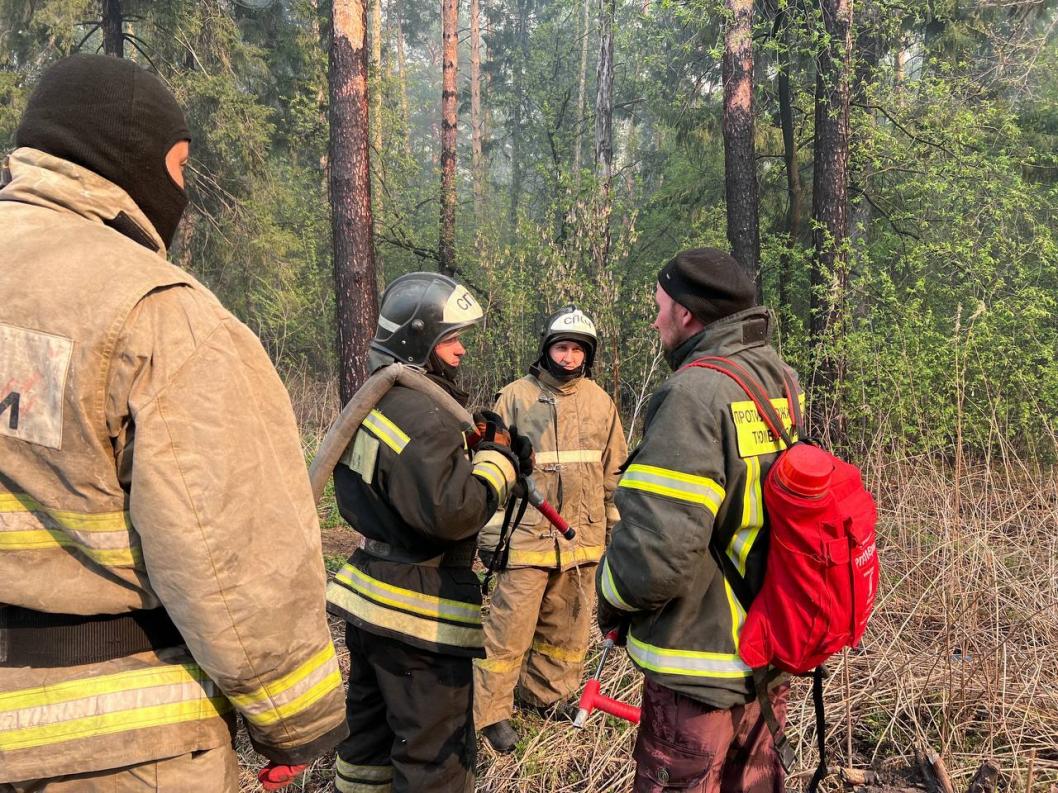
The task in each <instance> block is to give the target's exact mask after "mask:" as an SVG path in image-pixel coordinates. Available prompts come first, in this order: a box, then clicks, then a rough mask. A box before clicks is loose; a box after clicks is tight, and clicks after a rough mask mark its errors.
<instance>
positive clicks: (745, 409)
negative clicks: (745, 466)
mask: <svg viewBox="0 0 1058 793" xmlns="http://www.w3.org/2000/svg"><path fill="white" fill-rule="evenodd" d="M798 398H799V400H800V403H801V413H802V415H803V414H804V409H805V395H804V394H800V395H799V397H798ZM771 404H772V406H773V407H774V408H775V412H776V413H778V414H779V418H780V419H782V423H783V425H784V426H785V427H786V430H787V432H789V430H790V428H791V427H792V426H793V420H792V419H791V418H790V405H789V403H788V402H787V401H786V397H777V398H776V399H773V400H771ZM731 418H732V420H733V421H734V422H735V436H736V437H737V439H738V455H739V457H743V458H745V457H758V456H759V455H762V454H775V453H776V452H781V451H782V450H783V449H785V448H786V444H785V443H783V441H782V438H776V437H775V436H774V435H773V434H772V432H771V430H769V429H768V425H767V424H765V423H764V419H763V418H761V415H760V413H758V412H757V406H756V405H754V404H753V402H752V401H751V400H748V399H747V400H746V401H745V402H732V403H731ZM793 437H794V440H796V439H797V435H796V434H795V435H794V436H793Z"/></svg>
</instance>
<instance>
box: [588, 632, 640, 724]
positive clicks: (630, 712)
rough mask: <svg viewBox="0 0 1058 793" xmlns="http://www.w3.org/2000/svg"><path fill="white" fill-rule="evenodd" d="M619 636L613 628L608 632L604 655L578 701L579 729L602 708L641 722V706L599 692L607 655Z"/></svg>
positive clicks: (607, 711) (611, 713) (621, 717)
mask: <svg viewBox="0 0 1058 793" xmlns="http://www.w3.org/2000/svg"><path fill="white" fill-rule="evenodd" d="M617 638H618V633H617V631H616V630H612V631H610V632H609V633H607V634H606V641H604V642H603V645H602V655H601V656H600V657H599V665H598V666H596V667H595V674H594V675H592V678H591V680H589V681H588V682H587V684H586V685H585V686H584V693H583V694H581V695H580V702H578V703H577V717H576V718H575V719H574V720H573V726H574V727H577V728H578V729H580V728H583V727H584V725H585V723H586V722H587V721H588V717H589V716H590V715H591V714H592V711H594V710H601V711H603V712H604V713H609V714H610V715H611V716H616V717H617V718H619V719H624V720H625V721H630V722H632V724H639V714H640V711H639V708H637V707H636V706H635V705H629V704H628V703H627V702H621V701H620V700H618V699H614V698H613V697H607V696H604V695H603V694H600V693H599V686H600V682H601V678H602V670H603V667H604V666H605V665H606V656H608V655H609V654H610V650H612V649H613V648H614V644H616V642H617Z"/></svg>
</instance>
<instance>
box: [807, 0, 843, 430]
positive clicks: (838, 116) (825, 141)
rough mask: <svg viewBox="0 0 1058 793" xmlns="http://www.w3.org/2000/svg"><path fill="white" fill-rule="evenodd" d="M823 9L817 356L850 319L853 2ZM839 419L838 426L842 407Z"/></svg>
mask: <svg viewBox="0 0 1058 793" xmlns="http://www.w3.org/2000/svg"><path fill="white" fill-rule="evenodd" d="M821 8H822V12H823V14H822V16H823V25H824V26H825V29H826V34H827V35H826V37H825V42H826V43H825V45H824V46H823V48H822V50H821V51H820V53H819V55H818V56H817V64H816V95H815V127H816V146H815V157H814V161H813V170H812V173H813V179H812V218H813V221H814V223H813V231H812V242H813V247H814V251H815V256H814V259H815V260H814V262H813V267H812V298H811V303H812V317H811V325H810V329H811V336H812V342H813V346H814V347H815V349H816V351H817V352H819V351H820V350H821V349H822V347H823V345H824V340H825V339H826V338H827V337H828V336H840V335H841V334H842V333H843V328H842V325H843V323H844V320H845V317H846V315H847V311H846V306H845V303H846V299H847V292H848V246H847V241H848V236H849V191H848V181H849V72H850V68H851V63H850V58H851V49H852V0H822V2H821ZM841 376H842V365H841V362H840V361H839V360H836V359H835V358H834V357H833V356H823V357H822V359H821V362H820V366H819V377H820V379H821V380H822V382H823V384H824V385H827V384H833V383H836V382H839V381H840V379H841ZM836 415H837V416H838V423H839V424H840V408H839V409H837V410H836ZM838 431H839V432H840V428H838Z"/></svg>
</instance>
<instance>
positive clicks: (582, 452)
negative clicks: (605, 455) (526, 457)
mask: <svg viewBox="0 0 1058 793" xmlns="http://www.w3.org/2000/svg"><path fill="white" fill-rule="evenodd" d="M533 461H534V462H535V463H536V465H555V464H558V463H562V464H565V463H601V462H602V449H562V450H560V451H557V452H536V453H535V454H534V455H533Z"/></svg>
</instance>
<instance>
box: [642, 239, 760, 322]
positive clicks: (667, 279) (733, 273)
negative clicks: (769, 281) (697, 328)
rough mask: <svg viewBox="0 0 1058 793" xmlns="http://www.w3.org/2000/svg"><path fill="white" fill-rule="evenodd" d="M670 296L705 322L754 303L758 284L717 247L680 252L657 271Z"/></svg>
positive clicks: (659, 281) (732, 258) (662, 285)
mask: <svg viewBox="0 0 1058 793" xmlns="http://www.w3.org/2000/svg"><path fill="white" fill-rule="evenodd" d="M658 283H659V284H660V285H661V288H662V289H664V290H665V291H666V292H667V293H668V295H669V297H671V298H672V299H673V300H675V301H676V302H677V303H679V304H680V305H681V306H683V307H684V308H686V309H687V310H688V311H690V312H691V313H692V314H693V315H694V316H695V318H697V319H698V320H699V321H701V322H702V323H704V324H706V325H708V324H709V323H710V322H715V321H716V320H718V319H722V318H723V317H726V316H728V315H730V314H735V313H737V312H739V311H742V310H744V309H747V308H752V307H753V306H755V305H757V287H756V284H754V283H753V280H752V279H751V278H750V277H749V276H748V275H746V273H745V271H744V270H743V269H742V267H741V266H739V263H738V262H737V261H735V258H734V257H733V256H732V255H731V254H729V253H724V252H723V251H722V250H719V249H717V248H692V249H691V250H688V251H680V252H679V253H677V254H676V256H675V257H674V258H673V259H672V261H670V262H669V263H668V264H666V265H665V266H664V267H662V268H661V270H660V271H659V272H658Z"/></svg>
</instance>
